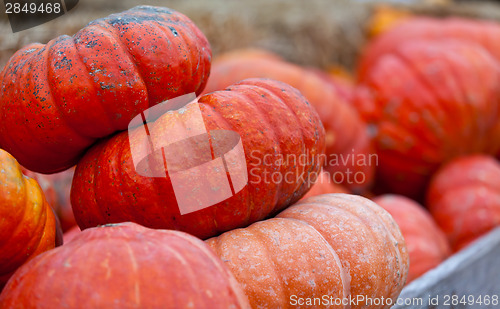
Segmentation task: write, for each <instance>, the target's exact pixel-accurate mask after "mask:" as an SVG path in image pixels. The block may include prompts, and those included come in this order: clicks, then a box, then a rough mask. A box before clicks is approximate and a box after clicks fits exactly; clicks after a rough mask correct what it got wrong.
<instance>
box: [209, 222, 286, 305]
mask: <svg viewBox="0 0 500 309" xmlns="http://www.w3.org/2000/svg"><path fill="white" fill-rule="evenodd" d="M283 220H284V219H282V218H271V219H268V220H266V221H259V222H256V223H254V224H252V225H250V226H248V228H247V229H246V230H247V232H248V233H250V234H251V235H252V236H254V237H255V240H256V241H257V242H258V243H259V244H260V245H261V246H262V248H263V249H264V250H263V252H265V255H266V256H267V261H269V262H270V263H269V264H270V265H272V268H273V272H274V274H275V276H274V277H275V278H276V279H277V281H278V282H279V286H280V292H281V296H282V298H281V299H282V300H286V299H290V295H287V294H288V293H286V292H285V290H286V288H285V286H286V285H285V282H283V278H282V277H281V276H280V273H279V272H278V268H277V266H276V261H275V260H274V258H273V255H271V254H270V250H269V247H268V246H267V245H266V243H265V242H264V241H263V239H265V235H264V234H263V233H262V232H261V231H260V230H259V229H256V228H255V226H258V225H261V224H263V222H270V221H283ZM285 221H286V220H285ZM217 238H218V237H217Z"/></svg>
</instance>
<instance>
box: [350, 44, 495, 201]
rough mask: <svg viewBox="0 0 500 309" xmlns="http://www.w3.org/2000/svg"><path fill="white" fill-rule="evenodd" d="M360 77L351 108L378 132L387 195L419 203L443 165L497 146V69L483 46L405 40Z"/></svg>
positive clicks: (382, 183)
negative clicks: (457, 158)
mask: <svg viewBox="0 0 500 309" xmlns="http://www.w3.org/2000/svg"><path fill="white" fill-rule="evenodd" d="M360 78H361V85H360V86H359V88H358V90H357V91H356V98H357V100H356V102H355V103H356V105H357V106H358V108H359V110H360V112H361V114H362V115H363V117H364V118H365V119H366V120H367V121H368V122H369V123H370V124H372V125H373V128H374V129H375V135H376V137H375V141H376V148H377V154H378V159H379V160H378V161H379V166H378V170H377V178H378V180H379V181H378V182H377V184H380V186H383V187H385V188H386V189H387V190H388V191H390V192H394V193H399V194H403V195H407V196H410V197H413V198H419V199H420V198H422V197H423V195H424V192H425V188H426V186H427V184H428V181H429V179H430V176H431V175H432V174H433V173H434V172H435V171H436V170H437V169H438V168H439V166H440V165H441V164H443V163H445V162H447V161H449V160H451V159H453V158H455V157H457V156H460V155H465V154H470V153H478V152H479V153H487V154H488V153H489V154H496V153H497V152H498V150H499V149H500V64H499V63H498V62H497V61H496V60H495V59H494V58H493V57H492V56H491V55H490V54H489V53H488V52H487V51H486V50H485V49H484V48H482V47H481V46H479V45H474V44H472V43H470V42H462V41H454V40H450V41H446V40H444V41H440V42H436V41H413V42H407V43H405V44H402V45H400V46H398V47H397V48H395V49H393V50H391V52H390V53H387V54H385V55H384V56H383V57H380V58H379V59H378V61H377V62H376V63H374V64H373V65H372V66H370V67H369V68H368V69H367V70H366V71H365V74H364V75H362V76H361V77H360Z"/></svg>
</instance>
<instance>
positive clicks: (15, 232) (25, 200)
mask: <svg viewBox="0 0 500 309" xmlns="http://www.w3.org/2000/svg"><path fill="white" fill-rule="evenodd" d="M9 159H10V161H11V162H15V161H14V160H12V159H11V158H9ZM19 185H20V186H21V187H22V188H23V193H22V194H23V196H24V197H23V201H24V205H23V206H24V207H22V210H23V212H22V214H20V216H19V217H18V218H17V219H18V224H16V226H15V228H14V230H13V231H12V232H11V233H10V237H9V238H5V239H3V240H2V242H3V244H1V243H0V245H1V246H5V245H7V244H9V239H12V238H13V237H14V236H16V234H17V233H18V231H19V229H20V228H22V227H23V224H22V223H23V222H24V221H25V220H24V219H25V217H26V208H27V206H28V202H29V201H28V199H27V196H28V192H27V187H26V181H25V180H24V179H23V182H22V184H19ZM19 193H20V192H19ZM20 194H21V193H20ZM20 253H22V250H21V251H20V252H17V253H16V254H15V255H14V256H12V257H11V258H10V259H11V260H13V261H15V259H16V258H18V257H19V254H20ZM12 267H13V265H10V267H9V268H12ZM12 272H13V271H12ZM8 273H10V272H9V271H7V273H6V274H8Z"/></svg>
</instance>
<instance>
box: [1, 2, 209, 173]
mask: <svg viewBox="0 0 500 309" xmlns="http://www.w3.org/2000/svg"><path fill="white" fill-rule="evenodd" d="M210 58H211V50H210V47H209V44H208V41H207V39H206V38H205V36H204V35H203V34H202V33H201V31H200V30H199V29H198V28H197V27H196V26H195V25H194V24H193V23H192V22H191V21H190V20H189V19H188V18H187V17H186V16H184V15H182V14H180V13H178V12H176V11H173V10H170V9H168V8H162V7H152V6H139V7H136V8H133V9H131V10H128V11H125V12H123V13H120V14H114V15H110V16H109V17H106V18H103V19H98V20H95V21H93V22H91V23H90V24H89V25H87V26H86V27H85V28H83V29H82V30H80V31H79V32H78V33H76V34H75V35H74V36H72V37H69V36H60V37H58V38H55V39H54V40H52V41H50V42H49V43H47V44H30V45H28V46H26V47H24V48H22V49H21V50H19V51H18V52H17V53H15V54H14V55H13V56H12V58H11V59H10V60H9V62H8V63H7V65H6V66H5V68H4V69H3V71H2V72H1V73H0V97H1V98H2V100H1V101H0V147H1V148H3V149H5V150H7V151H8V152H10V153H11V154H12V155H13V156H14V157H15V158H16V159H17V160H18V161H19V163H20V164H21V165H23V166H24V167H26V168H27V169H29V170H31V171H34V172H41V173H55V172H58V171H62V170H65V169H67V168H69V167H71V166H73V165H75V164H76V162H77V161H78V159H79V158H80V157H81V156H82V155H83V153H84V151H85V150H86V149H87V148H88V147H89V146H91V145H92V144H94V143H95V142H96V140H97V139H100V138H102V137H106V136H109V135H110V134H112V133H114V132H116V131H122V130H125V129H127V126H128V124H129V121H130V120H131V119H132V118H133V117H134V116H136V115H137V114H138V113H140V112H142V111H143V110H145V109H147V108H148V107H151V106H153V105H155V104H158V103H160V102H162V101H164V100H166V99H170V98H174V97H178V96H180V95H183V94H186V93H192V92H196V93H200V92H201V91H202V90H203V87H204V85H205V83H206V79H207V78H208V74H209V71H210Z"/></svg>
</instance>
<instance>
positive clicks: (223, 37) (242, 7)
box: [0, 0, 500, 70]
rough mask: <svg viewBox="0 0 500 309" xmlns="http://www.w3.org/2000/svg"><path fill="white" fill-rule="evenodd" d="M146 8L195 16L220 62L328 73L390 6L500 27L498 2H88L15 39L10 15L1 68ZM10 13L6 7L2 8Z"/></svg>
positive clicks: (1, 33)
mask: <svg viewBox="0 0 500 309" xmlns="http://www.w3.org/2000/svg"><path fill="white" fill-rule="evenodd" d="M141 4H148V5H161V6H166V7H169V8H172V9H175V10H178V11H180V12H182V13H184V14H186V15H187V16H189V17H190V18H191V19H192V20H193V21H194V22H195V24H196V25H197V26H198V27H199V28H200V29H201V30H202V31H203V32H204V33H205V35H206V36H207V37H208V39H209V41H210V43H211V45H212V50H213V52H214V55H217V54H219V53H221V52H224V51H228V50H231V49H235V48H242V47H249V46H252V47H261V48H266V49H268V50H271V51H274V52H277V53H279V54H280V55H282V56H283V57H284V58H286V59H287V60H290V61H292V62H295V63H298V64H302V65H309V66H315V67H319V68H322V69H328V68H331V67H336V66H341V67H345V68H347V69H348V70H350V69H352V68H353V66H354V65H355V60H356V59H357V57H358V56H359V52H360V49H361V47H362V46H363V45H364V43H365V41H366V40H367V38H369V36H370V32H371V31H374V30H373V28H374V27H371V26H370V25H371V24H373V23H374V22H376V20H377V19H378V20H379V21H378V23H379V24H380V23H384V20H385V19H388V18H389V19H390V18H392V17H387V16H385V15H384V14H383V13H382V14H380V11H381V10H382V11H383V10H384V7H386V6H388V5H390V6H391V7H395V8H397V9H398V10H401V11H402V12H404V13H408V14H424V15H433V16H449V15H454V16H467V17H472V18H482V19H493V20H498V21H500V2H494V1H457V0H455V1H453V0H420V1H416V0H415V1H409V0H407V1H367V0H308V1H304V0H251V1H250V0H249V1H226V0H210V1H206V0H160V1H158V0H156V1H152V0H122V1H102V0H80V1H79V3H78V5H77V6H76V7H75V8H74V9H73V10H71V11H70V12H68V13H67V14H66V15H64V16H61V17H59V18H57V19H55V20H52V21H50V22H48V23H45V24H43V25H40V26H37V27H35V28H31V29H28V30H23V31H21V32H17V33H12V30H11V28H10V25H9V23H8V18H7V15H6V14H5V8H4V7H2V8H1V10H0V68H1V67H3V66H4V65H5V63H6V62H7V60H8V59H9V57H10V56H11V55H12V54H13V53H14V52H15V51H16V50H17V49H19V48H21V47H22V46H24V45H26V44H28V43H31V42H41V43H46V42H48V41H49V40H50V39H52V38H54V37H56V36H58V35H62V34H68V35H71V34H74V33H75V32H76V31H78V30H79V29H80V28H82V27H83V26H85V25H86V24H87V23H89V22H90V21H92V20H94V19H97V18H100V17H104V16H107V15H109V14H111V13H115V12H120V11H123V10H126V9H129V8H132V7H134V6H136V5H141ZM3 5H4V4H3V2H1V3H0V6H3ZM377 12H378V13H379V14H377ZM389 15H390V14H389ZM374 19H375V21H374ZM380 20H382V21H380Z"/></svg>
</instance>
